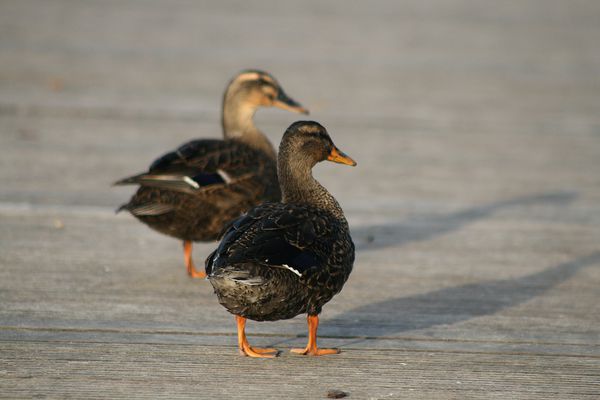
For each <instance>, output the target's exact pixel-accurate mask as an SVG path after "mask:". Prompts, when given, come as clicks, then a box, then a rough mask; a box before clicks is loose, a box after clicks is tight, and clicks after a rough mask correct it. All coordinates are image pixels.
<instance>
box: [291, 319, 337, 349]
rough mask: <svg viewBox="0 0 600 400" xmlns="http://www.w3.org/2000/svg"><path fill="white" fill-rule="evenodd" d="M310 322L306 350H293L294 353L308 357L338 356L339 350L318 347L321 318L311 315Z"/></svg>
mask: <svg viewBox="0 0 600 400" xmlns="http://www.w3.org/2000/svg"><path fill="white" fill-rule="evenodd" d="M306 320H307V321H308V344H307V345H306V347H305V348H304V349H292V350H291V352H292V353H296V354H302V355H308V356H324V355H326V354H338V353H339V352H340V350H339V349H320V348H318V347H317V328H318V327H319V316H318V315H309V316H308V317H307V318H306Z"/></svg>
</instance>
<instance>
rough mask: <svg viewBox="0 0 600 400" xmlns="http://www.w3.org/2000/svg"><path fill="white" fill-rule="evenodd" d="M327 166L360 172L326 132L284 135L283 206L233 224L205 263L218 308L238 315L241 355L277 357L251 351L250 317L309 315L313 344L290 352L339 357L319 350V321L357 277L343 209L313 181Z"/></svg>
mask: <svg viewBox="0 0 600 400" xmlns="http://www.w3.org/2000/svg"><path fill="white" fill-rule="evenodd" d="M324 160H329V161H333V162H337V163H342V164H347V165H351V166H354V165H356V163H355V162H354V160H352V159H351V158H350V157H348V156H347V155H345V154H344V153H342V152H341V151H340V150H339V149H338V148H337V147H336V146H335V145H334V144H333V141H332V140H331V138H330V137H329V135H328V133H327V131H326V130H325V128H324V127H323V126H321V125H320V124H318V123H317V122H313V121H299V122H295V123H293V124H292V125H291V126H290V127H289V128H288V129H287V131H286V132H285V134H284V135H283V139H282V140H281V145H280V147H279V156H278V159H277V173H278V175H279V184H280V186H281V192H282V200H281V202H279V203H273V202H271V203H263V204H262V205H259V206H257V207H255V208H253V209H252V210H250V211H248V212H247V213H246V214H245V215H243V216H242V217H240V218H238V219H237V220H235V221H234V222H233V223H232V224H231V226H230V227H229V229H228V230H227V231H226V232H225V233H224V236H223V239H222V240H221V243H220V244H219V246H218V248H217V249H216V250H215V251H214V252H213V253H212V254H211V255H210V256H209V257H208V258H207V260H206V273H207V275H208V279H209V280H210V283H211V284H212V286H213V287H214V289H215V292H216V294H217V297H218V299H219V302H220V303H221V305H223V306H224V307H225V308H226V309H227V310H228V311H229V312H230V313H232V314H234V315H235V316H236V321H237V329H238V346H239V350H240V353H241V354H243V355H246V356H250V357H274V356H275V355H276V354H277V350H275V349H261V348H256V347H251V346H250V344H249V343H248V340H247V338H246V334H245V325H246V319H247V318H249V319H252V320H256V321H275V320H280V319H288V318H293V317H295V316H296V315H299V314H302V313H307V314H308V345H307V346H306V347H305V348H302V349H292V352H294V353H298V354H308V355H314V356H319V355H324V354H335V353H338V352H339V350H337V349H320V348H318V347H317V328H318V325H319V317H318V316H319V313H320V312H321V308H322V307H323V305H324V304H325V303H327V302H328V301H329V300H331V298H332V297H333V296H334V295H336V294H337V293H339V292H340V290H342V286H344V283H345V282H346V280H347V279H348V276H349V275H350V272H351V271H352V264H353V263H354V243H353V242H352V238H351V237H350V232H349V231H348V222H347V221H346V218H345V217H344V212H343V211H342V208H341V207H340V205H339V204H338V202H337V201H336V200H335V198H334V197H333V196H332V195H331V194H330V193H329V192H328V191H327V190H326V189H325V188H324V187H323V186H321V184H319V182H317V180H316V179H315V178H313V176H312V172H311V170H312V167H313V166H315V164H317V163H318V162H320V161H324Z"/></svg>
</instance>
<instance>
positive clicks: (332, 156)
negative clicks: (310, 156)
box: [327, 147, 356, 167]
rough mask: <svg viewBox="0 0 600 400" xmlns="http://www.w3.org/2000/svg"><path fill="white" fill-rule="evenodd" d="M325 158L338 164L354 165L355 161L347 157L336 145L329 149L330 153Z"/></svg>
mask: <svg viewBox="0 0 600 400" xmlns="http://www.w3.org/2000/svg"><path fill="white" fill-rule="evenodd" d="M327 160H329V161H333V162H335V163H339V164H346V165H350V166H351V167H354V166H355V165H356V161H354V160H353V159H352V158H350V157H348V156H347V155H346V154H344V152H343V151H341V150H340V149H338V148H337V147H334V148H333V150H331V153H329V156H327Z"/></svg>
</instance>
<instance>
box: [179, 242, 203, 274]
mask: <svg viewBox="0 0 600 400" xmlns="http://www.w3.org/2000/svg"><path fill="white" fill-rule="evenodd" d="M183 255H184V258H185V266H186V268H187V273H188V275H189V276H190V277H191V278H205V277H206V274H205V273H204V272H202V271H198V270H197V269H196V267H195V266H194V262H193V261H192V242H191V241H190V240H184V241H183Z"/></svg>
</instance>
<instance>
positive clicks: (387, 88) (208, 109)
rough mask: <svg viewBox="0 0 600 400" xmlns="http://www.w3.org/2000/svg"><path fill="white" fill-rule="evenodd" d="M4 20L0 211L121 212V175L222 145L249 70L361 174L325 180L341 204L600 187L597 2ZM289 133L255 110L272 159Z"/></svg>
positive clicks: (45, 15) (196, 7)
mask: <svg viewBox="0 0 600 400" xmlns="http://www.w3.org/2000/svg"><path fill="white" fill-rule="evenodd" d="M0 7H1V13H0V26H1V28H0V29H1V32H0V44H1V46H2V52H1V54H0V57H1V58H0V63H1V64H0V65H1V67H0V112H1V117H2V119H1V124H2V125H1V129H2V135H1V140H2V142H3V145H2V148H3V150H2V152H3V153H4V154H3V155H2V160H1V161H0V162H2V164H3V166H2V168H1V171H0V174H1V175H0V177H1V180H2V182H3V185H2V190H1V191H0V200H2V201H8V202H21V201H26V202H34V203H37V202H41V203H44V204H63V203H67V204H81V205H96V206H103V207H105V206H111V207H112V206H114V205H117V204H118V203H119V202H120V201H122V199H124V198H125V197H126V194H128V193H129V192H127V190H128V189H131V188H126V189H120V188H119V189H116V190H108V189H107V188H108V185H109V184H110V183H111V182H112V181H113V180H114V179H115V178H119V177H121V176H124V175H127V174H129V173H135V172H138V171H142V170H144V169H145V168H146V167H147V166H148V164H149V162H150V161H151V160H152V159H154V158H155V157H156V156H158V155H160V154H162V153H163V152H166V151H167V150H169V149H171V148H174V147H175V146H177V145H179V144H180V143H182V142H183V141H187V140H189V139H191V138H197V137H220V135H221V130H220V125H219V123H220V107H221V97H222V93H223V91H224V88H225V86H226V84H227V82H228V80H229V79H230V78H231V77H232V76H233V75H235V74H236V73H237V72H238V71H240V70H241V69H244V68H261V69H264V70H267V71H269V72H271V73H273V74H274V76H275V77H277V78H278V80H279V81H280V83H281V84H282V85H283V87H284V88H285V89H286V90H287V92H288V93H289V94H290V95H291V96H292V97H294V98H295V99H297V100H298V101H300V102H302V103H303V104H304V105H305V106H307V107H308V108H309V109H310V110H311V111H312V114H311V116H310V118H314V119H316V120H318V121H320V122H322V123H323V124H324V125H325V126H326V127H327V128H328V129H329V131H330V132H331V134H332V136H333V137H334V139H335V140H336V141H337V142H338V143H339V145H340V147H341V148H344V149H346V150H347V152H348V154H351V155H352V156H353V157H355V158H356V159H357V160H358V161H359V163H360V167H359V168H356V169H355V170H353V171H345V170H343V169H342V170H339V169H337V168H331V167H330V166H327V167H326V168H324V167H319V173H321V174H324V175H326V176H327V178H324V179H327V182H326V184H327V185H328V186H331V187H332V190H333V191H334V192H337V193H342V192H341V190H342V189H341V188H340V187H341V186H342V185H352V190H348V192H347V194H346V192H343V193H344V197H343V198H341V200H342V202H343V203H345V204H346V205H347V206H354V205H355V204H356V206H357V207H363V206H365V207H367V206H369V205H370V206H376V205H379V204H380V203H385V204H389V203H394V204H399V202H400V203H402V202H409V205H410V204H412V203H413V202H414V201H416V200H419V201H437V200H440V201H442V202H444V203H447V202H472V201H475V202H477V201H489V200H491V199H495V198H496V197H498V196H511V195H520V194H523V193H527V192H532V191H545V190H556V189H564V190H571V189H574V188H575V187H579V188H580V189H583V188H585V187H589V186H593V185H598V183H599V180H600V175H598V174H590V175H587V177H586V174H585V171H590V170H592V169H594V168H597V167H598V161H597V160H598V156H599V155H600V154H599V152H600V150H599V146H598V145H597V141H598V131H599V128H598V126H599V118H600V117H599V115H600V101H599V93H600V81H599V79H598V71H599V70H600V51H598V45H597V42H598V38H599V37H600V26H599V25H598V24H597V21H598V15H599V7H598V4H597V2H595V1H582V0H576V1H573V2H564V1H552V0H544V1H532V0H528V1H511V2H495V3H494V4H493V5H492V4H491V3H489V2H478V1H464V0H454V1H430V2H421V1H401V2H396V1H374V2H353V3H351V4H349V3H347V2H344V1H328V2H321V1H314V2H311V1H306V2H298V3H293V4H285V5H284V4H280V2H277V1H272V2H270V1H260V2H245V1H239V2H236V1H222V2H218V3H215V2H201V1H173V2H162V1H146V2H143V4H142V3H140V2H138V1H131V2H128V1H126V2H123V1H83V2H79V1H57V0H50V1H29V0H25V1H3V2H2V4H1V5H0ZM296 119H298V116H296V115H292V114H288V113H285V112H283V111H280V110H261V111H259V112H258V114H257V125H258V126H259V127H261V128H262V130H263V131H265V133H267V134H268V135H269V137H270V138H271V139H272V141H273V142H274V143H278V141H279V139H280V137H281V134H282V132H283V130H284V129H285V128H286V127H287V126H288V125H289V124H290V123H291V122H293V121H294V120H296ZM9 148H10V150H9ZM33 160H35V162H32V161H33ZM540 170H543V171H544V174H543V176H541V177H540V176H539V175H538V174H536V171H540ZM330 175H331V176H332V177H333V176H336V177H339V179H329V176H330ZM499 175H501V176H502V178H499V177H498V176H499ZM321 176H322V175H321ZM594 200H600V199H598V198H597V197H595V198H594ZM435 207H438V205H435Z"/></svg>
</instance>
